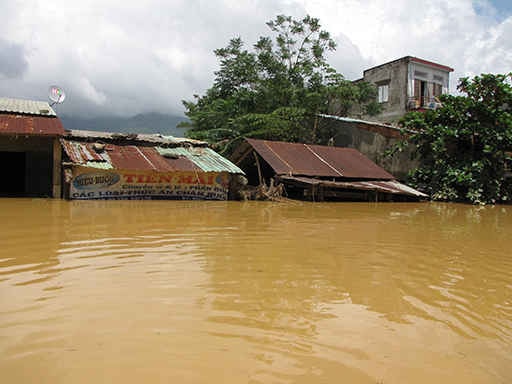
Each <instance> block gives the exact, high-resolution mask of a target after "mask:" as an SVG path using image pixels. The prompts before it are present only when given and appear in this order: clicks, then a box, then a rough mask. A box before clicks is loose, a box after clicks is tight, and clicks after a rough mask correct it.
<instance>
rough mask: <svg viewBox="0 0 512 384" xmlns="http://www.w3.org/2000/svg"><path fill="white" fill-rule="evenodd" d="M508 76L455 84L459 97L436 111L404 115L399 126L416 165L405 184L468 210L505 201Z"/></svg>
mask: <svg viewBox="0 0 512 384" xmlns="http://www.w3.org/2000/svg"><path fill="white" fill-rule="evenodd" d="M511 77H512V74H507V75H493V74H482V75H481V76H477V77H475V78H473V79H469V78H462V79H460V82H459V85H458V90H459V91H460V92H461V93H462V95H459V96H450V95H443V96H442V97H441V102H442V107H441V108H439V109H437V110H432V111H427V112H426V113H419V112H413V113H410V114H408V115H406V116H405V117H404V118H403V120H402V124H403V126H404V128H405V129H407V130H411V131H413V132H414V133H412V134H410V135H409V137H408V139H407V143H412V144H414V145H415V146H416V154H417V155H419V157H420V161H421V165H420V167H419V168H418V169H416V170H415V171H413V172H412V174H411V182H412V183H413V184H414V185H415V186H416V187H418V188H420V189H422V190H424V191H426V192H428V193H429V194H430V195H431V197H432V198H433V199H434V200H450V201H467V202H471V203H474V204H483V203H495V202H505V201H509V200H510V198H511V197H512V190H511V181H512V180H511V179H506V178H505V176H506V170H507V164H510V160H511V158H510V151H512V86H511Z"/></svg>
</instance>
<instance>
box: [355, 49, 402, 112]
mask: <svg viewBox="0 0 512 384" xmlns="http://www.w3.org/2000/svg"><path fill="white" fill-rule="evenodd" d="M407 77H408V60H406V59H400V60H396V61H393V62H391V63H389V64H386V65H382V66H380V67H377V68H374V69H369V70H366V71H365V72H364V76H363V80H364V81H367V82H369V83H373V84H375V85H376V86H379V85H384V84H388V85H389V98H388V101H387V102H384V103H381V105H382V113H381V114H380V115H378V116H376V117H374V119H378V121H381V122H396V121H398V120H399V119H400V118H401V117H402V116H403V115H404V114H405V113H406V112H407V109H406V108H407V101H408V97H407V85H408V78H407ZM362 118H363V120H368V119H372V118H371V117H370V116H364V115H363V116H362Z"/></svg>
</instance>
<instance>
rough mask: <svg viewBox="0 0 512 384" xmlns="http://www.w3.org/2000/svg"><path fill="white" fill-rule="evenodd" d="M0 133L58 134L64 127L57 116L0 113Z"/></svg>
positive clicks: (60, 133)
mask: <svg viewBox="0 0 512 384" xmlns="http://www.w3.org/2000/svg"><path fill="white" fill-rule="evenodd" d="M0 134H10V135H12V134H15V135H45V136H59V135H62V134H64V127H63V126H62V122H61V121H60V119H59V118H58V117H43V116H37V115H20V114H10V113H8V114H5V113H0Z"/></svg>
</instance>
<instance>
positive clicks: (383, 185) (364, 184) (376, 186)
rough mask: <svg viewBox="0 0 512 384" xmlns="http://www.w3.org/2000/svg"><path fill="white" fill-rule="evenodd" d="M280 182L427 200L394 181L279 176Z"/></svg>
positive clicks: (423, 195) (417, 192)
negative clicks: (333, 179) (332, 179)
mask: <svg viewBox="0 0 512 384" xmlns="http://www.w3.org/2000/svg"><path fill="white" fill-rule="evenodd" d="M279 179H280V180H282V181H285V182H286V181H294V182H297V183H300V184H305V185H322V186H325V187H330V188H339V189H354V190H360V191H377V192H383V193H391V194H396V195H406V196H415V197H421V198H427V197H428V196H427V195H426V194H424V193H422V192H420V191H417V190H415V189H414V188H411V187H409V186H407V185H405V184H402V183H399V182H398V181H396V180H386V181H374V180H372V181H328V180H320V179H312V178H309V177H294V176H280V177H279Z"/></svg>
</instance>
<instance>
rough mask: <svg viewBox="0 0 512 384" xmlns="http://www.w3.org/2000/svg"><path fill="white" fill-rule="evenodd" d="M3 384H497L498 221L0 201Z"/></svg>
mask: <svg viewBox="0 0 512 384" xmlns="http://www.w3.org/2000/svg"><path fill="white" fill-rule="evenodd" d="M0 212H1V215H2V219H3V220H2V224H3V230H2V234H1V235H0V236H1V240H2V249H1V250H0V352H1V354H0V372H2V377H3V378H4V379H3V380H2V381H3V382H4V381H5V382H42V383H69V382H73V383H77V382H78V383H90V382H96V381H99V382H123V383H126V382H127V383H139V382H142V381H145V382H170V381H176V382H178V380H179V382H185V383H211V382H222V383H240V382H250V383H268V382H274V383H313V382H315V383H317V382H325V383H332V382H340V381H344V382H354V383H373V384H375V383H377V382H383V383H411V382H414V383H432V382H436V381H437V382H450V383H469V382H471V383H508V382H510V381H511V380H512V368H510V367H512V258H511V256H510V253H509V251H508V250H509V249H510V248H511V246H512V236H510V233H511V232H512V212H511V210H510V207H485V208H481V207H471V206H465V205H455V204H358V203H355V204H352V203H341V204H312V203H292V204H273V203H257V202H250V203H237V202H158V201H154V202H151V201H148V202H136V201H134V202H130V201H120V202H113V201H111V202H94V201H83V202H65V201H53V200H37V199H36V200H30V199H25V200H23V199H2V200H0Z"/></svg>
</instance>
